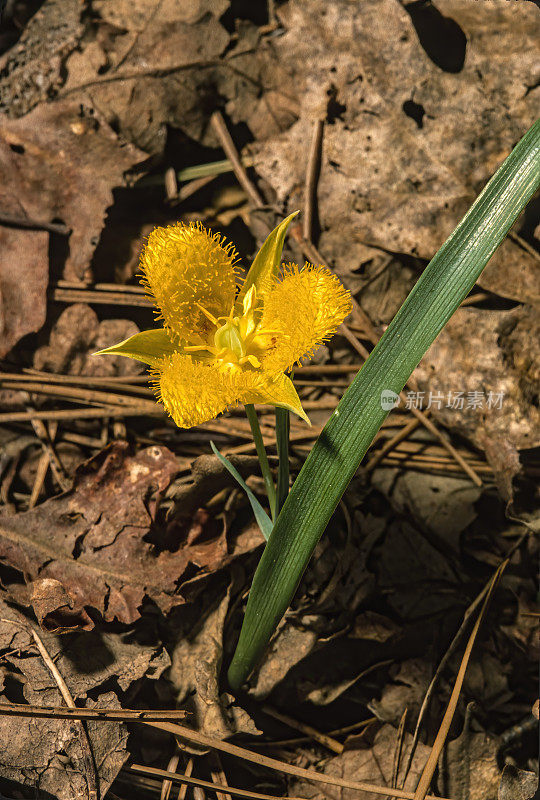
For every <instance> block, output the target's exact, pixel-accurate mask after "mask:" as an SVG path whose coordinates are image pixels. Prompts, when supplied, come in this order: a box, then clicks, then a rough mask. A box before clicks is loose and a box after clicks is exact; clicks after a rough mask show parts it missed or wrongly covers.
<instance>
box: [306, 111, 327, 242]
mask: <svg viewBox="0 0 540 800" xmlns="http://www.w3.org/2000/svg"><path fill="white" fill-rule="evenodd" d="M323 133H324V119H318V120H317V121H316V123H315V128H314V131H313V137H312V139H311V146H310V148H309V155H308V166H307V171H306V183H305V189H304V218H303V224H302V234H303V237H304V239H305V240H306V241H308V242H310V241H311V240H312V239H313V221H314V219H313V218H314V211H315V208H316V205H317V182H318V180H319V175H320V172H321V153H322V142H323Z"/></svg>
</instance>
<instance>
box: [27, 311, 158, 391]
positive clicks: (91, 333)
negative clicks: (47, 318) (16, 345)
mask: <svg viewBox="0 0 540 800" xmlns="http://www.w3.org/2000/svg"><path fill="white" fill-rule="evenodd" d="M138 332H139V329H138V327H137V326H136V325H135V323H134V322H132V321H131V320H127V319H105V320H102V321H101V322H100V321H99V319H98V317H97V314H96V313H95V311H94V310H93V309H92V308H90V306H88V305H86V304H85V303H74V304H73V305H71V306H68V307H67V308H66V309H65V310H64V311H62V313H61V314H60V316H59V317H58V319H57V320H56V322H55V324H54V326H53V328H52V330H51V333H50V337H49V344H47V345H44V346H43V347H39V348H38V349H37V350H36V352H35V353H34V367H35V369H38V370H44V371H45V372H56V373H62V374H68V375H96V376H100V377H108V376H109V375H138V374H139V373H141V372H142V370H143V367H142V364H140V363H139V362H136V361H132V360H131V359H129V358H122V357H121V356H112V357H110V358H94V357H93V356H92V353H95V352H96V350H101V349H103V348H105V347H110V345H112V344H114V343H115V342H121V341H123V340H124V339H127V338H128V337H129V336H133V334H135V333H138Z"/></svg>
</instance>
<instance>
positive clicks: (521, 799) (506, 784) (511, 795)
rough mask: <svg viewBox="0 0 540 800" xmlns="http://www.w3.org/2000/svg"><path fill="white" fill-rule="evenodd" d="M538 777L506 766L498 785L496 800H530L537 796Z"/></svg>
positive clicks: (511, 765) (512, 766)
mask: <svg viewBox="0 0 540 800" xmlns="http://www.w3.org/2000/svg"><path fill="white" fill-rule="evenodd" d="M537 791H538V775H537V774H536V773H535V772H530V771H529V770H525V769H519V768H518V767H515V766H514V765H513V764H506V766H505V768H504V769H503V774H502V777H501V782H500V784H499V793H498V795H497V797H498V800H532V798H533V797H535V796H537Z"/></svg>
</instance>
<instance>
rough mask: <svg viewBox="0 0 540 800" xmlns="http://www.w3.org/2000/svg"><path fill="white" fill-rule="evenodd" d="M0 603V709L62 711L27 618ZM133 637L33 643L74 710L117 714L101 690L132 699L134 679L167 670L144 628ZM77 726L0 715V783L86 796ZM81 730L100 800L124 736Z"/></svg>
mask: <svg viewBox="0 0 540 800" xmlns="http://www.w3.org/2000/svg"><path fill="white" fill-rule="evenodd" d="M3 598H4V595H2V597H0V655H1V658H2V664H3V669H2V675H3V678H4V681H5V687H4V693H3V695H2V696H1V697H0V702H2V703H7V702H21V700H22V699H24V701H26V702H28V703H29V704H31V705H50V706H60V705H63V704H64V703H63V700H62V698H61V695H60V692H59V690H58V687H57V684H56V682H55V679H54V678H53V676H52V675H51V673H50V670H49V668H48V667H47V666H46V664H45V662H44V661H43V659H42V657H41V655H40V654H39V652H38V651H37V649H36V646H35V642H34V639H33V637H32V634H31V632H30V623H29V621H28V619H27V618H26V617H25V616H24V615H23V614H22V613H21V612H20V611H18V610H17V609H16V608H15V607H13V605H8V604H7V603H6V602H4V599H3ZM137 630H138V634H139V635H138V636H133V632H132V631H128V632H126V633H118V632H117V633H107V632H104V631H101V632H99V633H98V632H97V631H92V632H90V633H79V634H71V635H70V636H61V637H60V636H55V635H53V634H50V633H46V632H42V633H40V638H41V639H42V641H43V643H44V645H45V648H46V650H47V652H48V653H49V655H50V656H51V658H52V659H53V661H54V663H55V665H56V667H57V669H58V671H59V672H60V674H61V676H62V677H63V679H64V680H65V682H66V685H67V687H68V689H69V691H70V693H71V695H72V697H73V698H74V699H75V700H76V701H77V702H78V704H79V705H81V704H82V705H83V706H84V707H86V708H93V707H95V706H99V707H102V708H103V707H108V708H120V703H119V698H118V697H117V695H116V694H115V693H114V692H111V691H107V688H106V687H107V686H109V687H110V684H111V682H112V681H114V686H115V687H118V689H119V690H120V694H121V695H122V694H123V693H125V692H127V691H130V692H131V693H133V690H134V689H135V690H136V687H137V686H138V684H139V683H140V681H141V679H142V678H144V677H146V678H147V679H153V680H155V679H157V678H159V677H160V675H162V673H163V671H164V670H165V669H166V668H167V667H168V666H169V663H170V660H169V657H168V655H167V653H166V652H165V650H164V648H163V646H162V644H161V643H159V642H155V631H153V630H152V623H151V622H150V621H146V622H143V623H139V625H138V628H137ZM143 641H144V643H141V642H143ZM118 689H117V691H118ZM89 693H91V695H92V697H93V698H95V699H94V700H91V699H89V697H88V695H89ZM77 725H78V723H76V722H74V721H73V720H69V721H64V720H50V719H49V720H37V719H32V718H22V717H13V718H9V717H3V716H0V736H1V738H2V748H0V749H1V752H0V774H1V776H2V777H3V778H9V779H11V780H14V781H18V782H19V783H21V784H23V785H25V786H31V787H34V788H35V789H38V790H39V791H40V792H44V793H45V792H50V793H51V794H53V795H56V796H57V797H58V798H60V800H79V798H81V797H86V796H87V789H86V779H85V774H86V771H87V765H85V763H84V761H83V759H82V753H81V748H80V738H79V736H78V735H77ZM87 730H88V733H89V738H90V742H91V747H92V752H93V755H94V758H95V763H96V766H97V768H98V773H99V781H100V790H101V792H102V796H103V795H104V794H105V792H106V791H107V789H108V787H109V786H110V784H111V783H112V781H113V780H114V778H115V777H116V775H117V773H118V771H119V769H120V767H121V766H122V764H123V763H124V761H125V760H126V758H127V750H126V741H127V730H126V729H125V726H124V725H120V724H114V723H111V724H107V725H103V724H101V723H99V722H94V723H92V722H89V723H87Z"/></svg>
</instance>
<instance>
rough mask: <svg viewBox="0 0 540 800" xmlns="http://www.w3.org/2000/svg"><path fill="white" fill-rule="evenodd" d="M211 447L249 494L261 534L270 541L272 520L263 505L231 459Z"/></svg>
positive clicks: (211, 444) (213, 445)
mask: <svg viewBox="0 0 540 800" xmlns="http://www.w3.org/2000/svg"><path fill="white" fill-rule="evenodd" d="M210 447H211V448H212V452H213V453H214V455H216V456H217V457H218V458H219V460H220V461H221V463H222V464H223V466H224V467H225V469H226V470H227V472H229V473H230V474H231V475H232V476H233V478H234V479H235V481H236V482H237V483H238V484H239V485H240V486H241V487H242V489H243V490H244V492H245V493H246V494H247V496H248V500H249V502H250V503H251V508H252V509H253V513H254V514H255V519H256V520H257V525H258V526H259V528H260V529H261V533H262V535H263V536H264V538H265V539H268V538H269V537H270V534H271V533H272V520H271V519H270V517H269V516H268V514H267V513H266V511H265V510H264V508H263V507H262V506H261V504H260V503H259V501H258V500H257V498H256V497H255V495H254V494H253V492H252V491H251V489H250V488H249V486H248V485H247V483H246V482H245V480H244V479H243V478H242V476H241V475H240V473H239V472H238V470H237V469H236V468H235V467H233V465H232V464H231V462H230V461H229V459H228V458H225V456H222V455H221V453H220V452H219V450H218V449H217V447H216V446H215V444H214V442H212V441H211V442H210Z"/></svg>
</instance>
